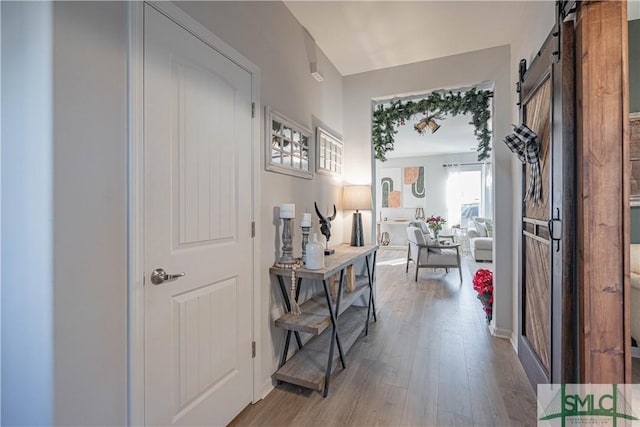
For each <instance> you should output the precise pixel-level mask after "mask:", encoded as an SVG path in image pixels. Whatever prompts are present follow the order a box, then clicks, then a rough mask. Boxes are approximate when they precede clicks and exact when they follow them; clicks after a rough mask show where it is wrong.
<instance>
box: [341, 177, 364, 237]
mask: <svg viewBox="0 0 640 427" xmlns="http://www.w3.org/2000/svg"><path fill="white" fill-rule="evenodd" d="M342 208H343V209H345V210H347V209H348V210H355V213H354V214H353V225H352V227H351V246H364V234H363V230H362V214H361V213H360V212H359V210H371V186H369V185H345V187H344V190H343V194H342Z"/></svg>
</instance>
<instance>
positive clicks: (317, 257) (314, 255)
mask: <svg viewBox="0 0 640 427" xmlns="http://www.w3.org/2000/svg"><path fill="white" fill-rule="evenodd" d="M306 252H307V262H306V267H307V269H309V270H319V269H321V268H324V248H323V247H322V244H321V243H320V242H318V235H317V234H316V233H313V240H312V241H311V242H310V243H307V247H306Z"/></svg>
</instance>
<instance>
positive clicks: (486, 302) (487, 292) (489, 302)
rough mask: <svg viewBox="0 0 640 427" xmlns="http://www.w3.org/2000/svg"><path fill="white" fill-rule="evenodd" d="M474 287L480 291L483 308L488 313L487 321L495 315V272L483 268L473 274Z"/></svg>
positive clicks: (479, 297) (479, 295) (479, 296)
mask: <svg viewBox="0 0 640 427" xmlns="http://www.w3.org/2000/svg"><path fill="white" fill-rule="evenodd" d="M473 289H474V290H475V291H476V292H477V293H478V299H479V300H480V302H481V303H482V309H483V310H484V312H485V313H486V315H487V322H491V318H492V317H493V273H492V272H491V270H487V269H484V268H481V269H480V270H478V271H476V274H475V275H474V276H473Z"/></svg>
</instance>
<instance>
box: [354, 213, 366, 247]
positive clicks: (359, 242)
mask: <svg viewBox="0 0 640 427" xmlns="http://www.w3.org/2000/svg"><path fill="white" fill-rule="evenodd" d="M351 246H364V232H363V230H362V214H361V213H360V212H357V211H356V212H355V213H354V214H353V225H352V226H351Z"/></svg>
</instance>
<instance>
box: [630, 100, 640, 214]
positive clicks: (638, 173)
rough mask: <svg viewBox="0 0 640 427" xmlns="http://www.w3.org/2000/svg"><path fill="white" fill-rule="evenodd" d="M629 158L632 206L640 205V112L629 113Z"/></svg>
mask: <svg viewBox="0 0 640 427" xmlns="http://www.w3.org/2000/svg"><path fill="white" fill-rule="evenodd" d="M629 133H630V137H629V145H630V149H629V158H630V160H631V176H630V180H631V191H630V193H631V200H630V204H631V206H640V112H638V113H631V114H629Z"/></svg>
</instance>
